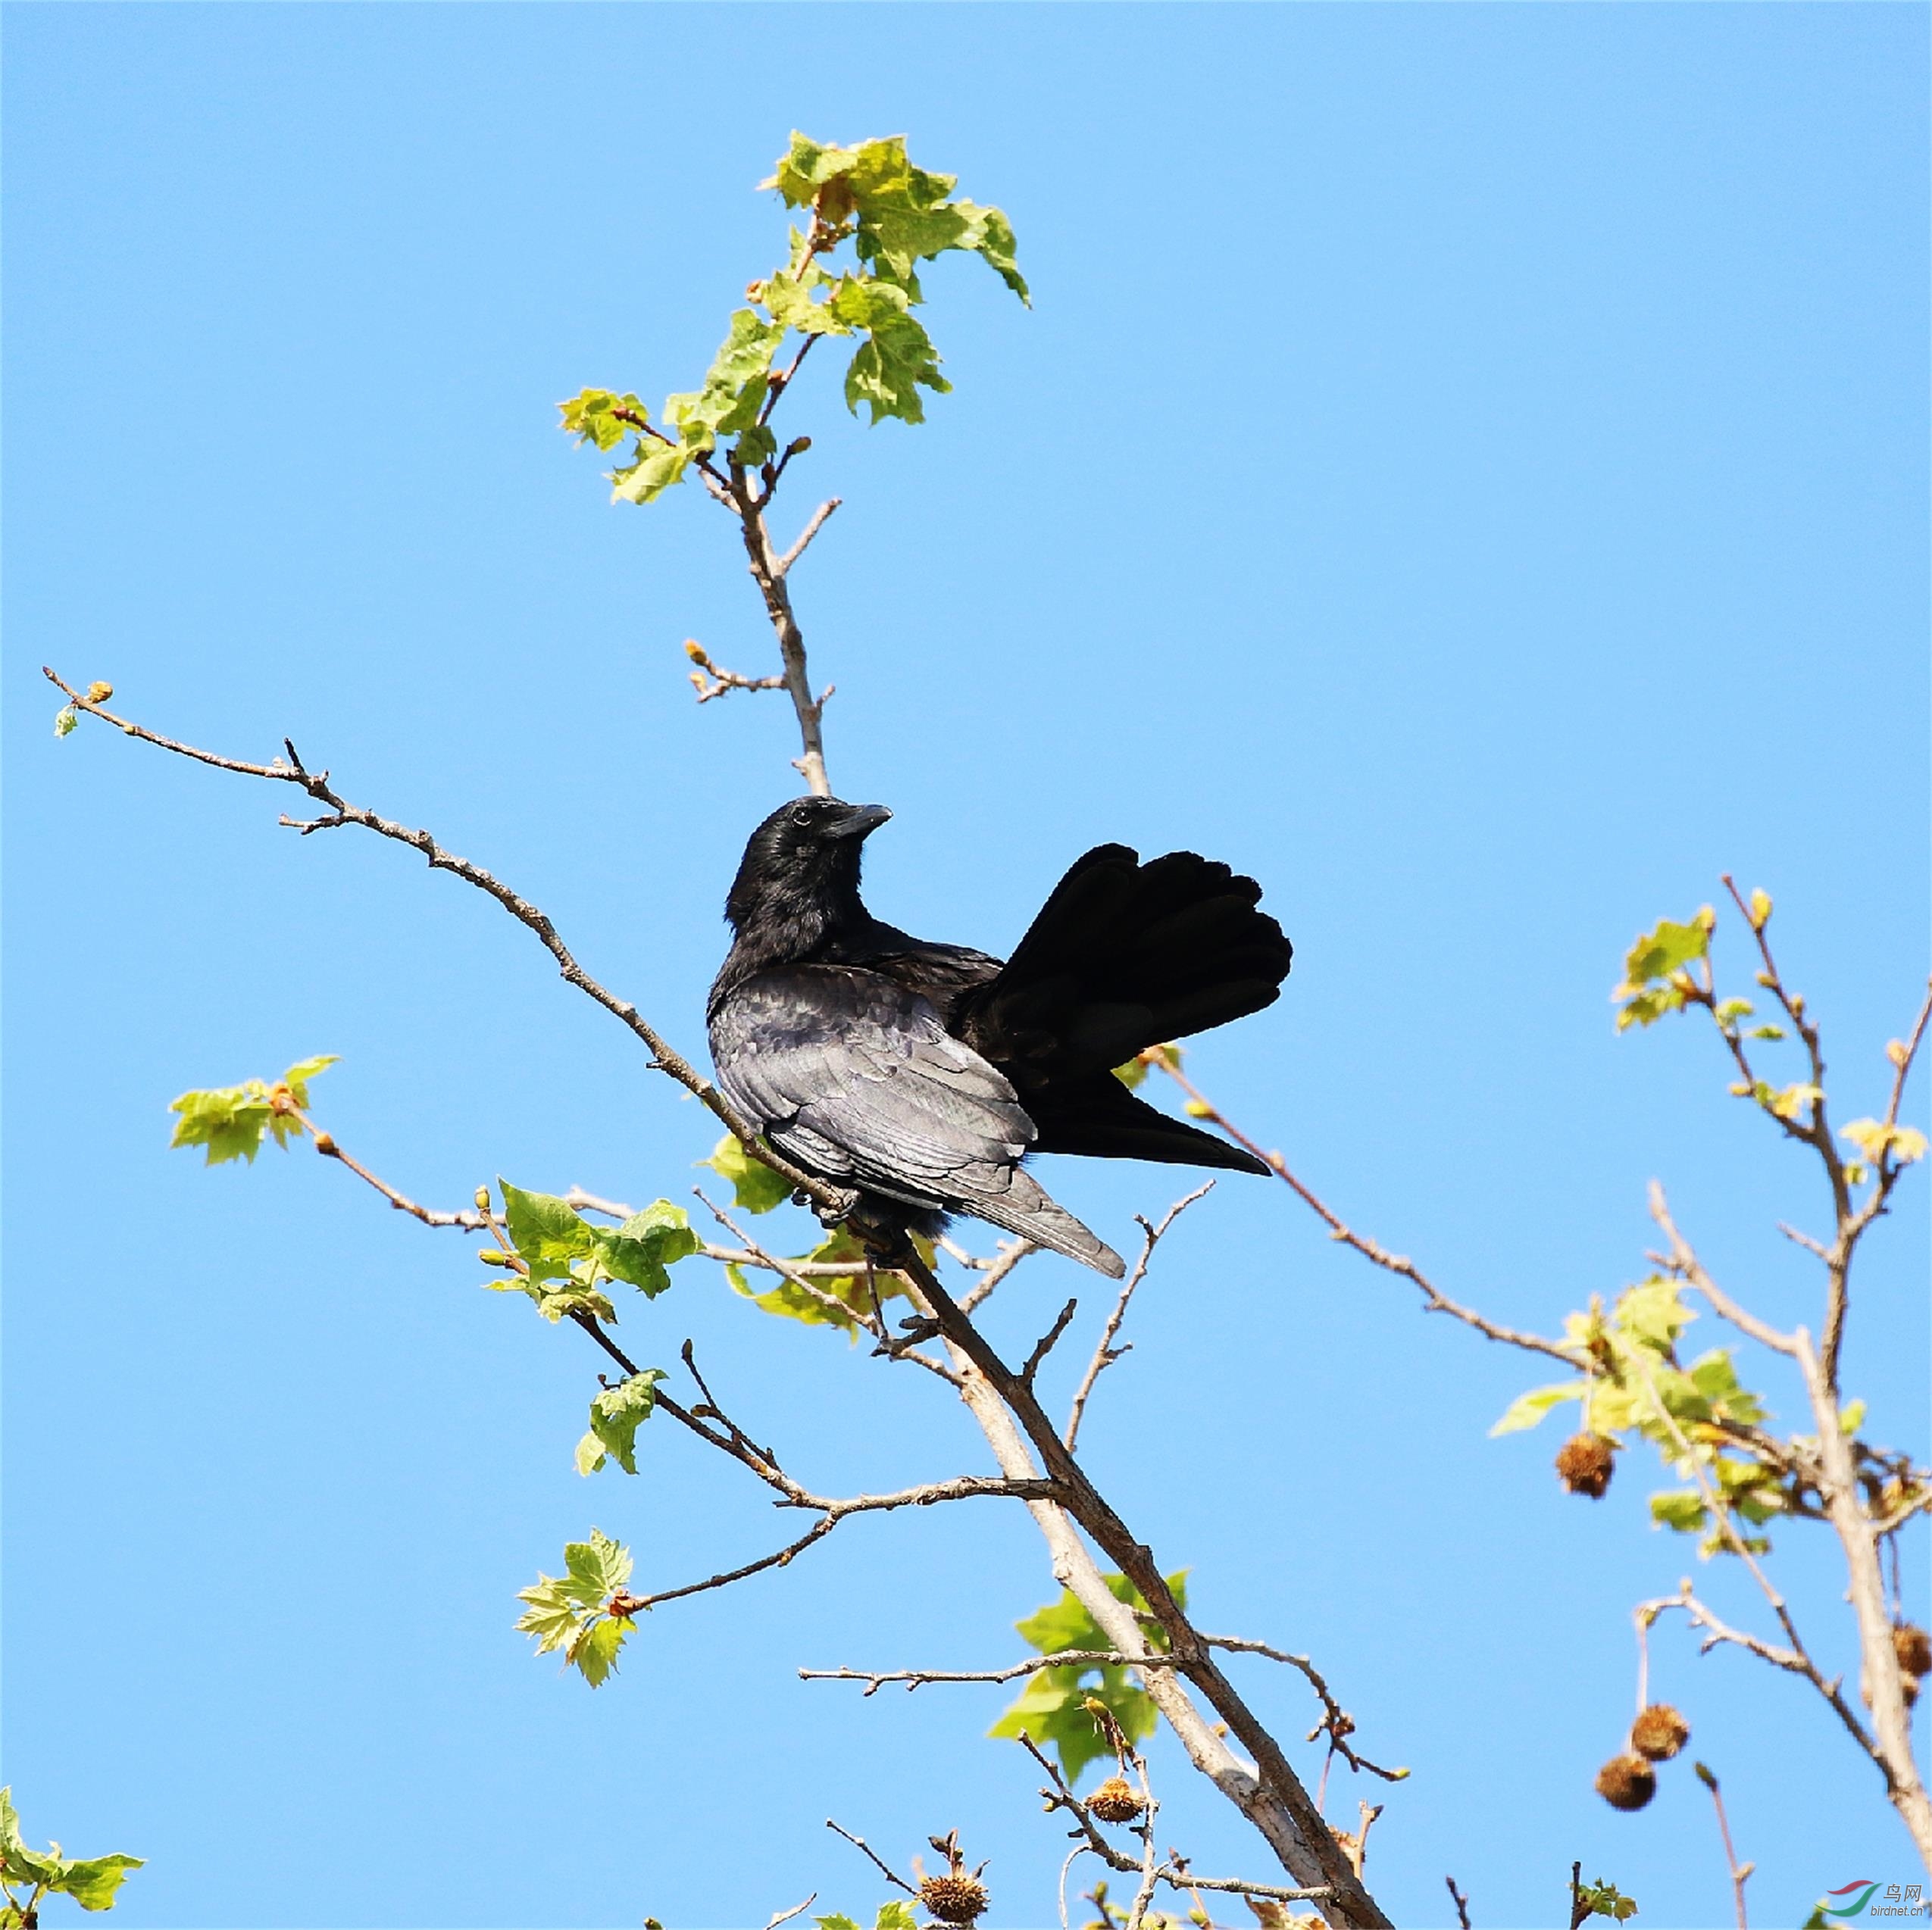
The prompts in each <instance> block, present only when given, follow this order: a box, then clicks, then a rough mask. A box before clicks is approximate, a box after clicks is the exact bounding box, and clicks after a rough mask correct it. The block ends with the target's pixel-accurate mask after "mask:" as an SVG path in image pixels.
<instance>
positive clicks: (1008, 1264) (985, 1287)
mask: <svg viewBox="0 0 1932 1930" xmlns="http://www.w3.org/2000/svg"><path fill="white" fill-rule="evenodd" d="M1038 1252H1039V1248H1038V1247H1036V1246H1035V1245H1033V1241H1030V1240H1016V1241H1014V1243H1013V1244H1012V1245H1011V1246H1009V1247H1005V1248H1002V1249H1001V1251H1000V1254H999V1257H998V1258H997V1259H996V1260H991V1261H989V1262H984V1263H980V1278H979V1279H977V1281H975V1282H974V1284H973V1287H972V1290H971V1291H970V1292H968V1293H967V1294H963V1295H962V1296H961V1299H960V1302H959V1310H960V1312H961V1313H971V1312H972V1311H973V1310H974V1308H975V1307H978V1306H980V1304H982V1303H983V1301H986V1300H989V1299H990V1298H992V1296H993V1290H994V1289H995V1288H996V1287H998V1286H999V1284H1000V1282H1002V1280H1004V1279H1005V1278H1006V1276H1008V1274H1009V1273H1011V1272H1012V1271H1013V1269H1014V1267H1016V1266H1018V1265H1019V1263H1021V1260H1024V1259H1025V1258H1027V1256H1028V1255H1029V1254H1036V1253H1038Z"/></svg>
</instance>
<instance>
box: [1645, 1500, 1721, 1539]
mask: <svg viewBox="0 0 1932 1930" xmlns="http://www.w3.org/2000/svg"><path fill="white" fill-rule="evenodd" d="M1650 1519H1652V1521H1653V1522H1655V1524H1656V1525H1657V1526H1658V1527H1659V1528H1674V1529H1676V1530H1677V1532H1678V1533H1679V1534H1680V1535H1696V1534H1699V1533H1701V1532H1702V1529H1703V1527H1704V1524H1705V1522H1706V1521H1708V1519H1710V1516H1709V1513H1708V1511H1707V1510H1706V1509H1705V1506H1704V1501H1703V1497H1702V1495H1700V1494H1698V1493H1697V1492H1696V1490H1695V1489H1688V1490H1683V1491H1675V1490H1674V1491H1670V1492H1668V1493H1665V1494H1653V1495H1652V1496H1651V1497H1650Z"/></svg>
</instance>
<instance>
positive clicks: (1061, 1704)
mask: <svg viewBox="0 0 1932 1930" xmlns="http://www.w3.org/2000/svg"><path fill="white" fill-rule="evenodd" d="M1105 1579H1106V1582H1107V1586H1108V1590H1109V1591H1111V1593H1112V1594H1113V1595H1114V1597H1115V1598H1116V1599H1117V1600H1118V1601H1124V1602H1126V1603H1127V1604H1129V1605H1130V1607H1134V1608H1136V1609H1139V1610H1143V1611H1144V1610H1145V1609H1146V1603H1145V1602H1144V1601H1142V1599H1141V1597H1140V1591H1139V1590H1138V1589H1136V1588H1135V1587H1134V1586H1133V1583H1132V1582H1130V1581H1128V1580H1127V1577H1126V1576H1124V1575H1110V1576H1107V1577H1106V1578H1105ZM1168 1587H1169V1588H1171V1590H1172V1591H1173V1592H1174V1598H1175V1600H1176V1601H1178V1602H1180V1604H1181V1605H1182V1607H1186V1595H1187V1576H1186V1571H1185V1570H1183V1571H1182V1572H1180V1573H1178V1574H1174V1575H1171V1576H1168ZM1143 1626H1144V1627H1146V1629H1147V1632H1148V1637H1149V1641H1151V1642H1152V1644H1153V1645H1154V1646H1155V1647H1156V1648H1158V1649H1163V1650H1164V1649H1165V1648H1166V1647H1167V1646H1168V1641H1167V1638H1166V1636H1165V1634H1164V1633H1163V1632H1161V1630H1160V1629H1158V1628H1156V1627H1155V1626H1152V1624H1146V1623H1144V1624H1143ZM1014 1627H1015V1628H1016V1629H1018V1632H1019V1633H1020V1635H1021V1636H1022V1637H1023V1638H1024V1639H1025V1640H1026V1641H1027V1642H1028V1643H1029V1644H1030V1645H1031V1646H1032V1647H1034V1648H1036V1649H1037V1650H1039V1653H1040V1654H1043V1655H1054V1654H1058V1653H1059V1652H1060V1651H1061V1650H1064V1649H1111V1647H1113V1644H1112V1643H1111V1641H1109V1640H1108V1638H1107V1637H1106V1635H1105V1634H1103V1633H1102V1631H1101V1629H1100V1626H1099V1623H1097V1622H1096V1621H1095V1620H1094V1619H1093V1616H1090V1615H1089V1613H1087V1611H1086V1609H1085V1608H1084V1607H1082V1606H1081V1604H1080V1601H1079V1599H1078V1598H1077V1597H1076V1596H1075V1595H1074V1593H1073V1591H1071V1589H1068V1590H1066V1591H1064V1592H1063V1593H1062V1594H1061V1597H1060V1599H1059V1600H1058V1601H1057V1602H1052V1603H1049V1604H1048V1605H1047V1606H1046V1607H1045V1608H1043V1609H1039V1610H1036V1611H1035V1612H1034V1613H1033V1614H1031V1615H1030V1616H1027V1619H1025V1620H1024V1621H1023V1622H1016V1623H1014ZM1089 1696H1091V1697H1093V1698H1094V1699H1095V1700H1097V1701H1099V1702H1102V1703H1104V1704H1105V1705H1106V1707H1107V1710H1108V1713H1110V1714H1111V1716H1113V1718H1114V1721H1116V1722H1118V1723H1119V1724H1120V1725H1121V1729H1122V1731H1123V1732H1124V1733H1125V1735H1127V1738H1128V1740H1129V1741H1135V1742H1138V1741H1142V1740H1143V1739H1144V1738H1146V1737H1148V1736H1150V1735H1152V1734H1153V1733H1154V1730H1155V1727H1156V1725H1157V1722H1158V1718H1157V1716H1156V1714H1155V1708H1154V1703H1153V1698H1152V1697H1151V1696H1149V1694H1147V1693H1146V1691H1145V1690H1144V1689H1142V1688H1139V1687H1138V1686H1137V1685H1136V1684H1135V1683H1134V1682H1133V1681H1132V1680H1131V1679H1130V1677H1129V1674H1128V1672H1127V1669H1124V1668H1121V1667H1108V1666H1102V1665H1100V1664H1096V1663H1086V1664H1074V1663H1068V1664H1065V1665H1064V1666H1061V1667H1060V1668H1058V1669H1041V1670H1039V1672H1038V1673H1037V1674H1036V1675H1032V1676H1030V1677H1029V1678H1028V1679H1027V1686H1026V1688H1025V1689H1024V1691H1022V1693H1021V1696H1020V1697H1019V1699H1018V1700H1017V1701H1016V1702H1014V1704H1012V1705H1011V1707H1009V1708H1008V1710H1006V1711H1005V1713H1004V1714H1003V1715H1002V1716H1001V1717H1000V1719H999V1721H998V1722H996V1723H995V1724H994V1725H993V1727H992V1728H991V1729H989V1730H988V1731H987V1732H986V1733H987V1734H988V1735H993V1736H1017V1735H1019V1734H1020V1733H1021V1731H1022V1730H1024V1732H1026V1733H1027V1735H1030V1736H1031V1737H1032V1738H1033V1741H1036V1742H1037V1743H1039V1744H1043V1745H1045V1746H1048V1747H1052V1749H1053V1750H1055V1752H1056V1753H1057V1754H1058V1756H1059V1758H1060V1766H1061V1771H1062V1772H1064V1775H1066V1777H1067V1779H1068V1781H1069V1782H1074V1781H1077V1779H1078V1778H1079V1776H1080V1772H1081V1771H1082V1770H1083V1769H1085V1768H1086V1766H1087V1765H1088V1764H1089V1763H1093V1762H1097V1761H1099V1760H1100V1759H1101V1758H1102V1757H1105V1756H1107V1755H1108V1754H1111V1750H1110V1749H1109V1747H1108V1744H1107V1743H1106V1741H1105V1739H1104V1738H1102V1735H1101V1733H1100V1731H1099V1729H1098V1728H1097V1727H1096V1725H1095V1722H1094V1719H1093V1715H1092V1714H1091V1713H1090V1712H1089V1710H1087V1708H1086V1698H1087V1697H1089Z"/></svg>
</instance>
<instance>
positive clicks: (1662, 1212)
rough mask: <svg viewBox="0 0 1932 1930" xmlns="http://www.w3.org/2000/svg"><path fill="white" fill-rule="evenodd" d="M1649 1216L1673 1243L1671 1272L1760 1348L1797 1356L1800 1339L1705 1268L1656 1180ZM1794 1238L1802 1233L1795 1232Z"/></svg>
mask: <svg viewBox="0 0 1932 1930" xmlns="http://www.w3.org/2000/svg"><path fill="white" fill-rule="evenodd" d="M1650 1216H1651V1218H1652V1220H1655V1222H1656V1223H1657V1225H1658V1228H1659V1229H1660V1230H1661V1231H1662V1233H1663V1235H1664V1237H1665V1239H1667V1240H1668V1241H1669V1242H1670V1247H1671V1251H1670V1254H1669V1255H1668V1260H1667V1262H1666V1263H1667V1265H1668V1267H1669V1269H1670V1270H1671V1273H1674V1274H1675V1275H1676V1276H1677V1277H1678V1279H1681V1280H1682V1281H1683V1282H1684V1283H1685V1285H1687V1286H1690V1287H1694V1288H1696V1290H1697V1291H1698V1292H1699V1293H1700V1294H1702V1295H1703V1296H1704V1298H1705V1299H1706V1300H1707V1301H1709V1302H1710V1304H1711V1307H1712V1310H1713V1311H1714V1312H1715V1313H1717V1314H1718V1316H1720V1317H1721V1319H1726V1320H1728V1321H1729V1322H1730V1324H1731V1325H1732V1326H1733V1327H1735V1328H1737V1330H1738V1331H1739V1332H1740V1333H1745V1334H1749V1335H1750V1337H1751V1338H1752V1339H1753V1340H1754V1341H1756V1342H1757V1343H1758V1345H1759V1346H1761V1347H1768V1348H1771V1351H1773V1352H1774V1353H1777V1354H1784V1355H1785V1356H1787V1357H1788V1358H1790V1359H1791V1360H1796V1358H1797V1357H1798V1342H1797V1341H1796V1338H1795V1337H1794V1336H1793V1335H1790V1334H1784V1333H1780V1332H1778V1330H1777V1328H1775V1327H1774V1326H1771V1325H1770V1324H1769V1323H1768V1322H1765V1321H1763V1320H1760V1319H1758V1316H1756V1315H1755V1313H1748V1312H1746V1310H1745V1309H1744V1308H1743V1307H1740V1306H1739V1305H1738V1304H1737V1301H1734V1300H1733V1299H1732V1298H1731V1297H1730V1294H1727V1293H1726V1292H1725V1291H1724V1289H1723V1288H1721V1287H1720V1286H1719V1285H1718V1283H1717V1282H1716V1281H1715V1280H1713V1279H1712V1278H1711V1276H1710V1275H1709V1274H1708V1273H1706V1272H1705V1269H1704V1263H1703V1262H1702V1260H1699V1258H1698V1257H1697V1255H1696V1252H1695V1251H1693V1249H1692V1247H1691V1245H1690V1241H1688V1240H1687V1239H1686V1238H1684V1237H1683V1235H1682V1234H1681V1233H1680V1232H1678V1231H1677V1223H1676V1222H1675V1221H1674V1220H1672V1219H1671V1209H1670V1205H1669V1203H1668V1201H1666V1200H1665V1197H1664V1189H1663V1188H1662V1186H1661V1185H1659V1184H1658V1182H1656V1181H1655V1180H1654V1179H1653V1180H1652V1181H1651V1182H1650ZM1793 1238H1799V1235H1793Z"/></svg>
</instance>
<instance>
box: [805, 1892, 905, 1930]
mask: <svg viewBox="0 0 1932 1930" xmlns="http://www.w3.org/2000/svg"><path fill="white" fill-rule="evenodd" d="M811 1920H812V1922H814V1923H815V1924H817V1925H818V1930H859V1925H858V1924H857V1923H855V1922H853V1920H852V1919H851V1918H850V1917H849V1916H839V1915H837V1914H836V1913H835V1914H834V1915H833V1916H814V1918H813V1919H811ZM918 1922H919V1919H918V1917H917V1916H914V1914H913V1910H912V1906H911V1904H910V1903H902V1902H901V1901H900V1900H899V1898H897V1897H894V1898H893V1900H892V1901H891V1902H890V1903H881V1904H880V1906H879V1909H878V1913H877V1915H876V1916H874V1918H873V1919H872V1930H918Z"/></svg>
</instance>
